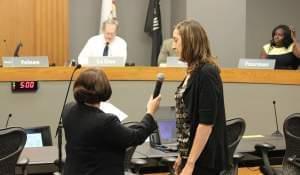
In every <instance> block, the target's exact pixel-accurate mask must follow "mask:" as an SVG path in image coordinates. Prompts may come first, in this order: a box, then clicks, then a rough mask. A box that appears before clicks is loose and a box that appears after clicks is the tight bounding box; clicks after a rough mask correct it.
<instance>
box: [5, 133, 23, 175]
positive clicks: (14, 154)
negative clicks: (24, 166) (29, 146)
mask: <svg viewBox="0 0 300 175" xmlns="http://www.w3.org/2000/svg"><path fill="white" fill-rule="evenodd" d="M26 139H27V136H26V132H25V130H24V129H23V128H17V127H13V128H7V129H1V130H0V174H7V175H13V174H15V167H16V163H17V161H18V159H19V156H20V154H21V152H22V150H23V148H24V146H25V143H26Z"/></svg>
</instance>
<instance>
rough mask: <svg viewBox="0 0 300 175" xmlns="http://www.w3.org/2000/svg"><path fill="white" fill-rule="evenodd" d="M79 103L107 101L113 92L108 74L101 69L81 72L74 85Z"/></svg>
mask: <svg viewBox="0 0 300 175" xmlns="http://www.w3.org/2000/svg"><path fill="white" fill-rule="evenodd" d="M73 93H74V98H75V100H76V101H77V102H78V103H89V104H95V103H99V102H101V101H106V100H108V99H109V98H110V96H111V94H112V90H111V86H110V83H109V80H108V78H107V76H106V74H105V73H104V72H103V71H102V70H100V69H94V68H91V69H87V70H84V71H83V72H81V73H80V75H79V76H78V78H77V79H76V81H75V83H74V86H73Z"/></svg>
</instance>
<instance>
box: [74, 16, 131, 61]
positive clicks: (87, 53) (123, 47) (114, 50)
mask: <svg viewBox="0 0 300 175" xmlns="http://www.w3.org/2000/svg"><path fill="white" fill-rule="evenodd" d="M102 26H103V27H102V32H103V33H102V34H100V35H96V36H93V37H92V38H90V39H89V40H88V42H87V43H86V44H85V46H84V48H83V49H82V51H81V52H80V54H79V56H78V63H79V64H82V65H86V64H88V58H89V57H101V56H118V57H124V58H125V62H126V58H127V43H126V41H125V40H124V39H122V38H120V37H118V36H116V35H117V31H118V27H119V23H118V21H117V20H114V19H108V20H106V21H104V22H103V25H102Z"/></svg>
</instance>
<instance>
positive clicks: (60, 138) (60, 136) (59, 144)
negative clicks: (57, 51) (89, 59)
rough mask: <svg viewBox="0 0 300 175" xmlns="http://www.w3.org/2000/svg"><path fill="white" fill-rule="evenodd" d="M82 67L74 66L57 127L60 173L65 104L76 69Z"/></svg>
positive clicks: (60, 169)
mask: <svg viewBox="0 0 300 175" xmlns="http://www.w3.org/2000/svg"><path fill="white" fill-rule="evenodd" d="M80 68H81V65H80V64H77V66H76V67H75V68H74V70H73V72H72V75H71V78H70V80H69V84H68V89H67V92H66V96H65V99H64V103H63V108H62V110H61V113H60V118H59V121H58V126H57V129H56V135H55V137H57V146H58V160H57V161H56V164H57V166H58V172H59V173H60V174H62V167H63V164H62V128H63V123H62V115H63V112H64V110H65V106H66V102H67V98H68V95H69V91H70V86H71V84H72V80H73V76H74V73H75V72H76V70H78V69H80Z"/></svg>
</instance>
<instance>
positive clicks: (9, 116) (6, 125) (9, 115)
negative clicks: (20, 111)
mask: <svg viewBox="0 0 300 175" xmlns="http://www.w3.org/2000/svg"><path fill="white" fill-rule="evenodd" d="M11 117H12V114H11V113H9V114H8V117H7V119H6V124H5V128H7V127H8V122H9V119H10V118H11Z"/></svg>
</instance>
